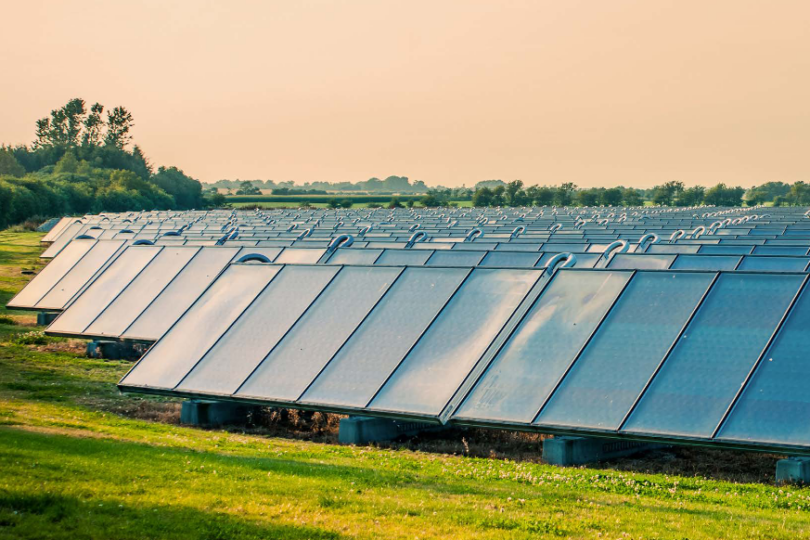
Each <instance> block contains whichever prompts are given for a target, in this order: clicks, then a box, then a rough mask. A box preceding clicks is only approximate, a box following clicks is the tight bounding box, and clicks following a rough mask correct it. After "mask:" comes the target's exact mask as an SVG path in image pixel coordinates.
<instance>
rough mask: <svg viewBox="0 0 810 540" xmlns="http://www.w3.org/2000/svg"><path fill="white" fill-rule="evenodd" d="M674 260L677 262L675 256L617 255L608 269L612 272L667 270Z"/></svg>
mask: <svg viewBox="0 0 810 540" xmlns="http://www.w3.org/2000/svg"><path fill="white" fill-rule="evenodd" d="M673 260H675V255H664V254H661V255H655V254H646V253H645V254H640V255H628V254H626V253H617V254H616V255H614V256H613V258H612V259H611V260H610V264H609V265H608V268H610V269H611V270H666V269H667V268H669V265H670V264H672V261H673Z"/></svg>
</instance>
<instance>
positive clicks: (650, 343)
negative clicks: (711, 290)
mask: <svg viewBox="0 0 810 540" xmlns="http://www.w3.org/2000/svg"><path fill="white" fill-rule="evenodd" d="M713 277H714V274H686V273H657V272H655V273H652V272H642V273H638V274H636V275H635V277H634V278H633V280H632V281H631V282H630V284H629V285H628V286H627V289H625V292H624V294H622V296H621V298H619V300H618V301H617V302H616V305H615V306H614V307H613V309H612V310H611V311H610V314H609V315H608V317H607V319H605V322H604V323H603V324H602V326H600V327H599V330H598V331H597V333H596V335H595V336H594V337H593V339H592V340H591V341H590V343H588V347H587V348H586V349H585V351H583V353H582V355H581V356H580V357H579V359H578V360H577V361H576V363H575V364H574V366H573V367H572V368H571V371H569V372H568V375H566V377H565V379H564V380H563V382H562V384H561V385H560V387H559V388H558V389H557V391H556V392H555V393H554V395H553V397H552V398H551V400H550V401H549V402H548V404H547V405H546V406H545V407H544V408H543V411H542V413H541V414H540V416H539V418H538V422H537V423H539V424H556V425H567V426H575V427H582V428H585V427H587V428H594V429H611V430H615V429H618V428H619V425H620V424H621V421H622V419H623V418H624V416H625V415H626V414H627V413H628V412H629V411H630V408H631V407H632V405H633V403H634V402H635V400H636V398H637V397H638V396H639V395H640V394H641V391H642V390H643V389H644V385H645V384H646V383H647V381H648V380H649V378H650V377H651V376H652V374H653V372H654V371H655V368H656V367H657V366H658V364H659V363H660V362H661V360H663V359H664V355H665V354H666V351H667V350H668V349H669V347H670V346H671V345H672V343H673V342H674V341H675V339H676V338H677V337H678V333H679V332H680V331H681V329H682V328H683V326H684V325H685V324H686V321H687V320H688V318H689V315H690V314H691V313H692V312H693V311H694V309H695V307H696V306H697V305H698V302H699V301H700V298H701V296H702V295H703V294H704V293H705V292H706V289H707V288H708V287H709V284H710V283H711V281H712V278H713Z"/></svg>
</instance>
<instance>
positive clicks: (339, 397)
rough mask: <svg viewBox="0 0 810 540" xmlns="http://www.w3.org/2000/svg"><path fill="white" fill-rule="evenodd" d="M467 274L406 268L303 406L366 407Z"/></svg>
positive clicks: (322, 375)
mask: <svg viewBox="0 0 810 540" xmlns="http://www.w3.org/2000/svg"><path fill="white" fill-rule="evenodd" d="M466 275H467V270H465V269H460V268H458V269H456V268H446V269H439V268H420V267H410V268H408V269H406V270H405V272H404V273H403V274H402V276H401V277H400V278H399V279H398V280H397V282H396V283H395V284H394V285H393V286H392V287H391V289H390V290H389V291H388V293H387V294H386V295H385V296H384V297H383V299H382V300H381V301H380V303H379V304H378V305H377V307H375V308H374V310H373V311H372V312H371V313H370V314H369V317H368V318H367V319H366V320H365V321H364V322H363V324H362V325H360V327H359V328H358V329H357V331H356V332H355V333H354V335H352V337H351V339H349V341H348V342H347V343H346V344H345V345H344V346H343V348H342V349H340V351H339V352H338V353H337V354H336V355H335V357H334V358H333V359H332V361H331V362H329V364H328V365H327V367H326V369H324V371H323V373H322V374H321V375H320V376H319V377H318V378H317V379H315V382H314V383H313V384H312V386H311V387H310V388H309V390H307V391H306V393H305V394H304V395H303V397H302V398H301V399H302V401H308V402H317V403H329V404H339V405H350V406H356V407H364V406H365V405H366V404H367V403H368V402H369V401H370V400H371V398H372V397H373V396H374V393H375V392H376V391H377V390H378V389H379V388H380V386H381V385H382V384H383V382H384V381H385V379H386V378H387V377H388V376H389V375H390V374H391V372H392V371H393V370H394V368H396V366H397V364H399V362H400V361H401V360H402V358H403V357H404V356H405V355H406V354H407V353H408V350H409V349H410V348H411V347H412V346H413V344H414V343H416V340H417V339H419V336H420V335H422V332H424V331H425V329H426V328H427V327H428V325H429V324H430V322H431V320H433V318H434V317H435V316H436V314H437V313H438V312H439V310H440V309H441V308H442V306H444V304H445V303H446V302H447V300H448V298H450V296H451V295H452V294H453V291H455V289H456V287H458V285H459V284H460V283H461V282H462V280H463V279H464V276H466Z"/></svg>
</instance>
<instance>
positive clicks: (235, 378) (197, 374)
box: [178, 266, 340, 394]
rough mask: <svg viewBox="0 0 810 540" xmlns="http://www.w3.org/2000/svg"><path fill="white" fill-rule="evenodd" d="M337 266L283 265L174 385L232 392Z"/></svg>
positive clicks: (186, 388)
mask: <svg viewBox="0 0 810 540" xmlns="http://www.w3.org/2000/svg"><path fill="white" fill-rule="evenodd" d="M339 270H340V269H339V268H336V267H326V266H286V267H284V269H283V270H281V272H280V273H279V274H278V275H277V276H276V278H275V279H274V280H273V281H272V283H270V285H268V286H267V288H266V289H265V290H264V291H262V293H261V294H260V295H259V296H258V298H256V300H255V301H254V302H253V303H252V304H251V305H250V307H249V308H247V309H246V310H245V312H244V313H243V314H242V315H241V316H240V317H239V319H237V321H236V322H235V323H234V324H233V326H231V327H230V328H229V329H228V331H227V332H226V333H225V334H224V335H223V336H222V338H220V340H219V341H218V342H217V344H216V345H214V347H213V348H212V349H211V350H210V351H208V352H207V353H206V354H205V356H204V357H203V358H202V360H200V362H199V363H198V364H197V365H196V366H195V367H194V369H193V370H191V373H189V374H188V375H187V376H186V378H185V379H183V382H182V383H181V384H180V386H179V387H178V389H179V390H188V391H195V392H203V393H206V392H210V393H215V394H232V393H234V392H236V389H237V388H239V385H241V384H242V383H243V382H244V380H245V379H246V378H247V377H248V376H249V375H250V374H251V372H252V371H253V370H254V369H255V368H256V366H258V365H259V362H261V361H262V359H263V358H264V357H265V356H267V353H269V352H270V351H271V350H272V348H273V347H275V345H276V344H277V343H278V341H279V340H280V339H281V338H282V337H284V334H285V333H286V332H287V330H289V328H290V327H291V326H292V325H293V324H294V323H295V321H296V320H297V319H298V317H300V316H301V314H302V313H303V312H304V310H306V309H307V307H309V305H310V304H311V303H312V301H313V300H315V298H316V297H317V296H318V294H319V293H320V292H321V291H322V290H323V289H324V287H326V286H327V284H329V282H330V281H331V280H332V278H333V277H334V276H335V274H337V272H338V271H339Z"/></svg>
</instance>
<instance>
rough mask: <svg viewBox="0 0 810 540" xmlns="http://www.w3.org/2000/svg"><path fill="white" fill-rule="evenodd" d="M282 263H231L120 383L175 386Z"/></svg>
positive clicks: (160, 386) (153, 386) (159, 386)
mask: <svg viewBox="0 0 810 540" xmlns="http://www.w3.org/2000/svg"><path fill="white" fill-rule="evenodd" d="M281 268H283V267H282V266H272V265H269V264H255V265H254V264H238V265H233V266H230V267H229V268H228V269H227V270H225V272H223V273H222V275H221V276H220V277H219V279H217V280H216V281H215V282H214V283H213V284H212V285H211V288H209V289H208V290H207V291H205V293H204V294H203V295H202V296H200V298H199V300H198V301H197V302H195V303H194V305H193V306H191V308H190V309H189V310H188V311H187V312H186V313H185V314H184V315H183V317H182V318H181V319H180V320H179V321H177V324H175V325H174V326H173V327H172V329H171V330H170V331H169V332H168V333H167V334H166V335H165V336H164V337H163V338H162V339H161V340H160V341H158V342H157V343H155V345H154V346H152V348H151V349H149V351H148V352H147V353H146V354H145V355H144V356H143V358H141V361H140V362H138V364H137V365H136V366H135V367H134V368H133V369H132V371H130V372H129V374H127V376H126V377H124V379H123V380H122V381H121V384H124V385H129V386H148V387H152V388H174V387H175V386H177V384H178V383H179V382H180V381H181V380H182V378H183V377H184V376H185V375H186V373H188V372H189V370H191V368H193V367H194V364H195V363H196V362H197V361H198V360H199V359H200V357H201V356H202V355H203V354H205V352H206V351H207V350H208V349H210V348H211V346H212V345H213V344H214V342H215V341H216V340H217V338H219V337H220V336H221V335H222V333H223V332H224V331H225V330H226V329H227V328H228V326H230V324H231V323H232V322H233V321H234V320H235V319H236V318H237V317H238V316H239V314H241V313H242V312H243V311H244V310H245V308H246V307H247V306H248V304H250V302H251V301H252V300H253V299H254V298H256V295H258V294H259V293H260V292H261V290H262V289H263V288H264V287H265V285H267V283H268V282H269V281H270V280H271V279H273V277H275V275H276V274H277V273H278V272H279V270H280V269H281Z"/></svg>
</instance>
